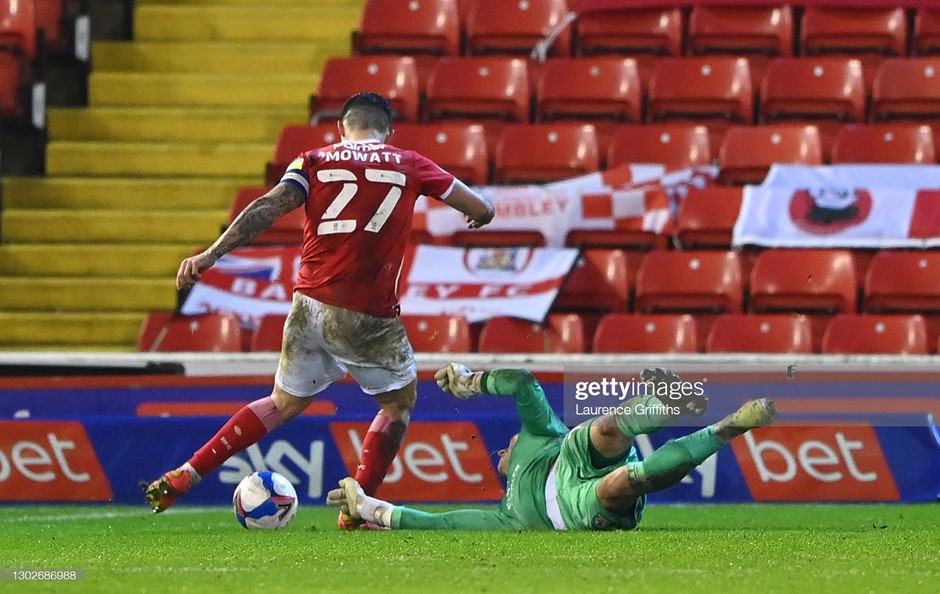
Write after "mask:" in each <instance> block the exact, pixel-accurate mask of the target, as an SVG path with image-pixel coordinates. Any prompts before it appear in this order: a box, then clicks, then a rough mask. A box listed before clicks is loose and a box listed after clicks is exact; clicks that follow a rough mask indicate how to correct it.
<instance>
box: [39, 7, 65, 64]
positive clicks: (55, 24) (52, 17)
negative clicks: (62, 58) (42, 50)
mask: <svg viewBox="0 0 940 594" xmlns="http://www.w3.org/2000/svg"><path fill="white" fill-rule="evenodd" d="M32 2H33V12H34V14H35V18H36V28H37V29H42V30H43V31H44V32H45V38H44V39H45V46H46V49H47V50H49V51H51V52H60V51H62V50H63V49H64V48H65V41H66V35H65V31H64V26H65V10H64V8H65V4H66V3H65V2H63V0H32Z"/></svg>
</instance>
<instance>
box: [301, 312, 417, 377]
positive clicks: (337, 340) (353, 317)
mask: <svg viewBox="0 0 940 594" xmlns="http://www.w3.org/2000/svg"><path fill="white" fill-rule="evenodd" d="M320 311H321V312H322V314H323V320H322V324H323V325H322V331H323V338H324V340H325V341H326V343H327V344H328V345H329V347H330V349H329V350H331V351H333V352H334V353H335V354H336V355H337V356H339V357H342V358H344V359H350V360H352V361H355V362H358V363H360V364H372V365H375V366H377V367H389V368H398V367H401V366H402V365H407V364H408V363H409V362H410V361H411V360H412V359H413V358H414V352H413V351H412V349H411V343H410V342H408V334H407V333H406V332H405V327H404V325H402V323H401V320H400V319H398V318H397V317H396V318H378V317H375V316H370V315H368V314H364V313H361V312H358V311H352V310H349V309H344V308H342V307H336V306H334V305H327V304H325V303H324V304H322V305H321V309H320Z"/></svg>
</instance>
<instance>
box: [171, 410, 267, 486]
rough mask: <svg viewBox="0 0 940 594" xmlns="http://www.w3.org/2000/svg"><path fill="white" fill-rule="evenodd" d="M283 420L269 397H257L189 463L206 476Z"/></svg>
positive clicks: (201, 474)
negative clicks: (258, 398)
mask: <svg viewBox="0 0 940 594" xmlns="http://www.w3.org/2000/svg"><path fill="white" fill-rule="evenodd" d="M282 422H283V419H282V417H281V413H280V411H279V410H277V406H275V405H274V399H272V398H271V397H270V396H268V397H267V398H262V399H260V400H255V401H254V402H252V403H251V404H249V405H247V406H245V407H244V408H242V409H241V410H239V411H238V412H237V413H235V416H233V417H232V418H231V419H229V421H228V423H226V424H225V425H224V426H223V427H222V428H221V429H220V430H219V432H218V433H216V434H215V437H213V438H212V439H210V440H209V441H207V442H206V445H204V446H202V447H201V448H199V450H198V451H197V452H196V453H195V454H193V457H192V458H190V459H189V464H190V465H191V466H192V467H193V469H195V471H196V472H198V473H199V476H200V477H204V476H206V475H207V474H209V473H210V472H212V471H213V470H215V469H216V468H218V467H219V466H221V465H222V463H223V462H225V461H226V460H228V459H229V458H230V457H231V456H234V455H235V454H237V453H238V452H240V451H242V450H244V449H245V448H247V447H248V446H250V445H252V444H255V443H257V442H258V441H259V440H261V438H262V437H264V436H265V435H267V434H268V433H269V432H271V430H273V429H275V428H276V427H278V426H280V424H281V423H282Z"/></svg>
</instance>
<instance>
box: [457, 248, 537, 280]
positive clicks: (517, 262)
mask: <svg viewBox="0 0 940 594" xmlns="http://www.w3.org/2000/svg"><path fill="white" fill-rule="evenodd" d="M531 261H532V249H531V248H526V247H502V248H469V249H467V250H466V251H464V256H463V263H464V266H465V267H466V268H467V271H468V272H470V273H471V274H473V275H475V276H483V277H488V278H500V277H508V276H513V275H516V274H518V273H520V272H522V271H523V270H525V269H526V267H528V265H529V263H530V262H531Z"/></svg>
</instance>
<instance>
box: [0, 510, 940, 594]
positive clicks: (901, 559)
mask: <svg viewBox="0 0 940 594" xmlns="http://www.w3.org/2000/svg"><path fill="white" fill-rule="evenodd" d="M0 510H2V511H0V568H12V567H27V568H37V567H45V568H69V567H72V568H83V569H84V570H85V579H84V580H83V581H81V582H75V583H67V584H64V583H51V582H45V583H32V584H26V583H22V582H20V583H13V582H9V581H6V582H0V592H17V593H19V592H56V593H58V592H107V593H112V592H172V593H174V594H175V593H181V592H199V593H202V592H227V593H230V594H235V593H237V592H264V593H265V594H268V593H273V592H330V593H335V592H373V593H375V594H390V593H394V592H411V593H418V594H436V593H438V592H446V593H447V594H455V593H457V592H492V593H502V592H534V593H542V592H566V593H575V592H623V593H633V592H637V593H639V592H642V593H644V594H646V593H655V592H668V593H669V594H685V593H689V592H722V593H727V592H748V593H752V592H757V593H760V594H770V593H775V592H799V593H800V594H811V593H813V594H815V593H819V592H825V593H828V592H846V593H852V594H855V593H859V592H905V593H915V592H940V505H864V506H863V505H859V506H849V505H839V506H836V505H832V506H803V505H800V506H797V505H793V506H778V505H773V506H771V505H763V506H757V505H755V506H737V505H735V506H731V505H728V506H663V505H659V506H656V505H651V506H650V507H649V508H648V511H647V515H646V518H645V519H644V521H643V523H642V526H641V528H640V529H639V530H637V531H635V532H584V533H573V532H569V533H552V532H541V533H536V532H528V533H518V532H510V533H492V532H490V533H482V532H463V533H458V532H448V533H444V532H407V531H402V532H366V531H360V532H354V533H344V532H339V531H337V530H336V528H335V524H334V522H335V512H333V511H332V510H330V509H326V508H316V507H306V508H304V509H301V510H300V513H299V514H298V516H297V518H296V519H295V520H294V523H293V524H292V525H291V526H290V527H289V528H288V529H287V530H285V531H281V532H248V531H246V530H244V529H242V528H241V526H239V525H238V524H237V522H236V521H235V518H234V517H233V516H232V514H231V512H230V511H229V510H228V509H224V508H196V507H185V506H180V507H179V508H174V509H172V510H170V511H169V512H167V513H165V514H162V515H160V516H153V515H151V514H150V513H148V511H147V510H146V509H144V507H143V506H141V507H138V508H131V507H125V506H100V507H99V506H89V507H76V506H41V507H39V506H5V507H0Z"/></svg>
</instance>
